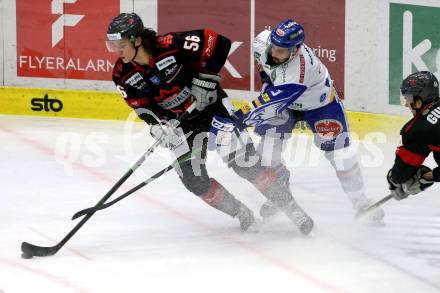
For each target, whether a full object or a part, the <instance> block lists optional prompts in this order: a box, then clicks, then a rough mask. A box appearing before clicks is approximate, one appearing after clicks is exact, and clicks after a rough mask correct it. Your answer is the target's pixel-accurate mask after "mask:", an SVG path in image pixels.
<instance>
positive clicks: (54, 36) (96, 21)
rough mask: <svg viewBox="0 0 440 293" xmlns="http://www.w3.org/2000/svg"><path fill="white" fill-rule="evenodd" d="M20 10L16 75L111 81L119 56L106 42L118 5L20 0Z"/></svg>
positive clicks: (115, 0) (99, 0) (107, 0)
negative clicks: (115, 55)
mask: <svg viewBox="0 0 440 293" xmlns="http://www.w3.org/2000/svg"><path fill="white" fill-rule="evenodd" d="M16 7H17V9H16V13H17V16H16V19H17V76H23V77H46V78H66V79H84V80H109V79H110V72H111V71H112V69H113V63H114V61H115V60H114V59H115V57H114V56H112V55H111V54H110V53H108V52H107V50H106V48H105V44H104V41H105V35H106V30H107V25H108V23H109V22H110V20H111V19H112V18H113V17H114V16H115V15H117V14H118V13H119V9H120V4H119V0H94V1H87V0H34V1H27V0H16ZM102 7H105V9H102Z"/></svg>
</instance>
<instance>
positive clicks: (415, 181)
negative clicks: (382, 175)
mask: <svg viewBox="0 0 440 293" xmlns="http://www.w3.org/2000/svg"><path fill="white" fill-rule="evenodd" d="M438 88H439V85H438V80H437V78H436V77H435V76H434V74H432V73H431V72H428V71H420V72H415V73H413V74H410V75H409V76H408V77H407V78H405V79H404V80H403V82H402V86H401V88H400V90H401V93H402V98H403V99H404V102H405V106H406V107H408V108H409V109H410V110H411V112H412V113H413V115H414V117H413V118H412V119H411V120H410V121H408V122H407V123H406V124H405V125H404V126H403V128H402V130H401V131H400V134H401V136H402V145H401V146H399V147H398V148H397V150H396V159H395V162H394V166H393V167H392V168H391V170H389V171H388V174H387V180H388V183H389V186H390V190H391V194H392V195H393V197H394V198H395V199H397V200H400V199H404V198H406V197H408V196H409V195H410V194H417V193H419V192H421V191H423V190H425V189H426V188H428V187H430V186H431V185H432V184H433V183H434V182H439V181H440V167H439V166H437V167H436V168H434V170H431V169H430V168H428V167H426V166H424V165H422V164H423V162H424V160H425V158H426V157H428V155H429V154H430V153H431V152H433V156H434V160H435V161H436V163H437V165H440V98H439V91H438Z"/></svg>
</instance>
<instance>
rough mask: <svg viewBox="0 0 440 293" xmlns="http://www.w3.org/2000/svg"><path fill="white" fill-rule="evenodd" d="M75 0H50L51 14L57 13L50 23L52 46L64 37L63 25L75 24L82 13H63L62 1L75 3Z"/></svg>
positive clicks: (81, 16)
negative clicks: (55, 18)
mask: <svg viewBox="0 0 440 293" xmlns="http://www.w3.org/2000/svg"><path fill="white" fill-rule="evenodd" d="M76 1H77V0H52V5H51V10H52V14H55V15H59V17H58V19H57V20H55V21H54V22H53V23H52V47H55V45H56V44H58V42H59V41H61V40H62V39H63V37H64V26H75V25H77V24H78V22H79V21H80V20H81V19H82V18H83V17H84V15H77V14H64V3H75V2H76Z"/></svg>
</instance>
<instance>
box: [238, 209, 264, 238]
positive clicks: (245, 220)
mask: <svg viewBox="0 0 440 293" xmlns="http://www.w3.org/2000/svg"><path fill="white" fill-rule="evenodd" d="M236 217H237V218H238V220H239V221H240V228H241V230H242V231H247V232H258V231H260V229H261V221H260V220H259V219H258V218H255V217H254V213H253V212H252V211H251V210H250V209H248V208H247V207H246V206H244V205H241V206H240V210H239V212H238V214H237V215H236Z"/></svg>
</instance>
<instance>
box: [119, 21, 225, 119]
mask: <svg viewBox="0 0 440 293" xmlns="http://www.w3.org/2000/svg"><path fill="white" fill-rule="evenodd" d="M157 40H158V45H159V48H158V49H157V50H154V52H153V56H152V58H150V60H149V64H148V65H139V64H137V63H135V62H130V63H124V62H122V60H121V59H118V60H117V62H116V64H115V67H114V69H113V76H112V78H113V81H114V82H115V84H116V86H117V88H118V90H119V91H120V92H121V94H122V96H123V97H124V99H125V101H126V103H127V104H128V105H129V106H130V107H132V108H134V109H139V108H145V109H148V110H150V111H152V112H153V113H154V114H155V115H156V116H158V117H159V118H161V119H162V118H174V117H175V116H176V115H178V114H179V113H181V112H183V111H185V109H186V108H187V107H188V106H189V105H190V103H191V100H190V90H191V82H192V78H193V77H194V76H196V75H197V74H198V73H199V72H203V73H210V74H217V73H218V72H219V71H220V70H221V68H222V67H223V65H224V64H225V62H226V59H227V57H228V54H229V49H230V47H231V41H230V40H229V39H228V38H226V37H224V36H222V35H220V34H218V33H216V32H215V31H212V30H210V29H203V30H193V31H185V32H176V33H169V34H166V35H163V36H158V37H157ZM138 115H139V116H140V117H141V118H142V119H143V120H145V121H146V122H147V123H149V124H155V123H156V122H155V120H154V119H151V116H150V115H144V114H139V113H138Z"/></svg>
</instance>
